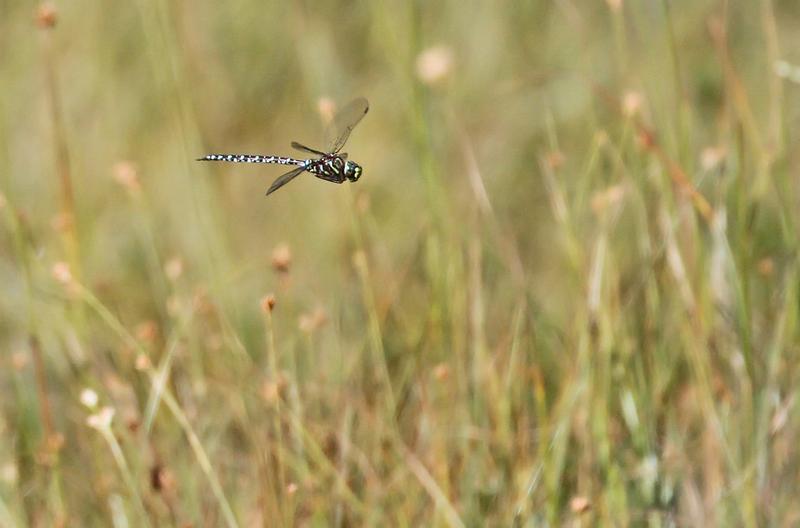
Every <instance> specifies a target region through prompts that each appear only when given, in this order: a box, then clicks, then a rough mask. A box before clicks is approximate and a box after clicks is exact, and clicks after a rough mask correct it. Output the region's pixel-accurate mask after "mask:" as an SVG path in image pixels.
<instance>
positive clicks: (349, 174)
mask: <svg viewBox="0 0 800 528" xmlns="http://www.w3.org/2000/svg"><path fill="white" fill-rule="evenodd" d="M368 110H369V103H368V102H367V100H366V99H365V98H363V97H359V98H357V99H355V100H353V101H351V102H350V103H348V104H347V105H346V106H345V107H344V108H342V109H341V110H340V111H339V112H337V113H336V115H335V116H334V117H333V120H332V121H331V123H330V125H329V126H328V128H327V133H326V136H327V138H328V141H327V145H328V146H327V148H326V149H325V151H321V150H317V149H313V148H311V147H307V146H305V145H303V144H301V143H298V142H297V141H292V143H291V145H292V148H294V149H296V150H298V151H300V152H305V153H306V154H311V155H313V156H314V157H310V158H306V159H298V158H292V157H284V156H262V155H260V154H209V155H207V156H204V157H202V158H198V160H197V161H225V162H229V163H273V164H277V165H293V166H294V168H293V169H292V170H290V171H289V172H287V173H285V174H282V175H280V176H278V177H277V178H276V179H275V181H274V182H273V183H272V185H271V186H270V188H269V190H267V196H269V195H270V194H272V193H274V192H275V191H277V190H278V189H280V188H281V187H283V186H284V185H286V184H287V183H289V182H290V181H292V180H293V179H295V178H296V177H297V176H299V175H300V174H302V173H304V172H309V173H311V174H313V175H314V176H316V177H317V178H320V179H322V180H325V181H329V182H333V183H344V182H345V181H347V180H349V181H351V182H355V181H358V179H359V178H360V177H361V173H362V172H363V169H362V168H361V165H359V164H358V163H356V162H354V161H352V160H349V159H347V153H346V152H341V150H342V148H344V144H345V143H346V142H347V138H349V137H350V133H351V132H352V131H353V129H354V128H355V127H356V125H357V124H358V123H359V122H360V121H361V119H362V118H363V117H364V116H365V115H366V114H367V111H368Z"/></svg>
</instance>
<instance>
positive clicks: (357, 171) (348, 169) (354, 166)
mask: <svg viewBox="0 0 800 528" xmlns="http://www.w3.org/2000/svg"><path fill="white" fill-rule="evenodd" d="M361 172H362V169H361V165H359V164H358V163H356V162H355V161H350V160H347V161H346V162H345V163H344V175H345V177H346V178H347V179H348V180H350V181H352V182H354V181H358V179H359V178H360V177H361Z"/></svg>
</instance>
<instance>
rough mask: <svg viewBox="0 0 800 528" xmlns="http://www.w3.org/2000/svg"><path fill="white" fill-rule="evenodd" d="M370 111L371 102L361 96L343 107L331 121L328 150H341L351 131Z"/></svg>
mask: <svg viewBox="0 0 800 528" xmlns="http://www.w3.org/2000/svg"><path fill="white" fill-rule="evenodd" d="M368 111H369V102H367V100H366V99H365V98H363V97H359V98H358V99H355V100H354V101H352V102H350V103H349V104H348V105H347V106H345V107H344V108H342V109H341V110H340V111H339V112H338V113H337V114H336V115H335V116H334V118H333V121H331V124H330V126H329V127H328V131H327V134H326V137H327V140H328V152H330V153H336V152H339V151H340V150H341V149H342V147H343V146H344V144H345V143H346V142H347V138H349V137H350V132H352V131H353V129H354V128H355V127H356V125H357V124H358V122H359V121H361V119H362V118H363V117H364V116H365V115H367V112H368Z"/></svg>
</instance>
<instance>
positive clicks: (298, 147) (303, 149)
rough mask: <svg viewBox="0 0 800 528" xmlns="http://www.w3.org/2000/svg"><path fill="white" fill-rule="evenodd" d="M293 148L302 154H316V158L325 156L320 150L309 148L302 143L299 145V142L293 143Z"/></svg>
mask: <svg viewBox="0 0 800 528" xmlns="http://www.w3.org/2000/svg"><path fill="white" fill-rule="evenodd" d="M292 148H293V149H296V150H299V151H300V152H307V153H309V154H314V155H315V156H324V155H325V153H324V152H320V151H318V150H314V149H312V148H311V147H307V146H305V145H303V144H302V143H298V142H297V141H292Z"/></svg>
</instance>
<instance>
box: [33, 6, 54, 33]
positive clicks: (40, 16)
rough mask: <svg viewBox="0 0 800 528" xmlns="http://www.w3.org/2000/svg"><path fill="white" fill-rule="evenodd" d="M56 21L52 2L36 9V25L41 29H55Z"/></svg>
mask: <svg viewBox="0 0 800 528" xmlns="http://www.w3.org/2000/svg"><path fill="white" fill-rule="evenodd" d="M57 21H58V12H57V11H56V6H55V5H54V4H53V3H52V2H45V3H43V4H40V5H39V7H38V8H36V25H37V26H39V27H40V28H41V29H50V28H52V27H55V25H56V22H57Z"/></svg>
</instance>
